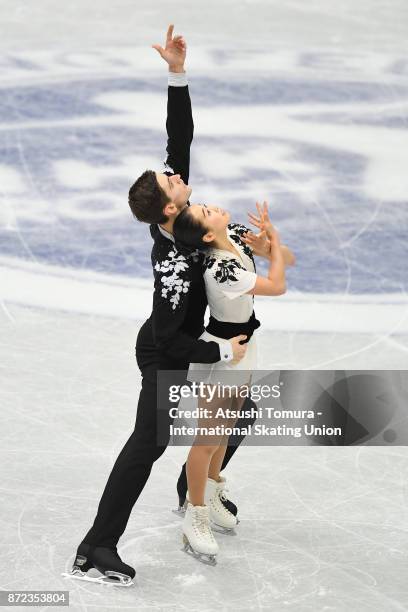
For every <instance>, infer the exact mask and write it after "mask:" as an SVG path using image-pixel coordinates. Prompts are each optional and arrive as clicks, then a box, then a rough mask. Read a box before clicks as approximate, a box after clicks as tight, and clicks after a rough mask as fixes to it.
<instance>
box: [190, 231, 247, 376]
mask: <svg viewBox="0 0 408 612" xmlns="http://www.w3.org/2000/svg"><path fill="white" fill-rule="evenodd" d="M247 231H248V228H247V227H245V226H244V225H241V224H239V223H230V224H229V225H228V227H227V236H228V239H229V240H230V242H231V244H232V245H233V246H234V247H235V249H236V251H237V252H238V253H239V257H237V256H236V255H235V254H234V253H232V252H231V251H225V250H222V249H216V248H213V247H211V248H210V249H209V250H208V251H206V256H205V260H204V280H205V286H206V292H207V299H208V306H209V309H210V322H209V325H207V327H206V330H205V331H204V332H203V333H202V334H201V336H200V339H202V340H214V341H215V342H217V341H218V342H219V343H222V342H224V343H225V340H226V339H227V338H231V337H234V336H238V335H240V334H246V329H247V328H248V321H249V327H250V328H251V327H252V328H254V327H258V326H259V322H257V321H256V319H254V317H255V315H254V299H253V295H251V294H248V293H246V292H247V291H249V290H250V289H252V288H253V287H254V285H255V281H256V277H257V275H256V268H255V262H254V258H253V255H252V250H251V249H250V247H249V246H247V245H246V244H245V243H244V242H242V241H241V236H242V234H244V233H245V232H247ZM254 321H255V325H254ZM231 324H235V325H233V326H231ZM240 324H241V325H240ZM207 329H208V330H210V331H211V332H212V331H213V330H214V331H217V330H218V333H219V334H221V333H223V337H221V336H220V335H218V336H217V335H216V334H215V333H210V331H207ZM231 330H232V333H231ZM251 332H252V336H251V337H250V340H249V342H248V343H247V351H246V353H245V356H244V357H243V359H241V361H239V362H238V363H237V364H231V362H227V361H217V362H216V363H191V364H190V367H189V370H188V374H187V378H188V380H190V381H197V382H198V381H204V382H208V383H214V384H215V383H217V382H223V381H227V382H228V380H227V378H226V377H223V376H222V372H231V373H232V372H233V371H234V370H235V371H239V370H241V371H242V370H246V371H250V370H253V369H254V368H256V365H257V346H256V331H254V330H253V329H251ZM237 374H238V372H237ZM227 376H228V377H229V380H231V381H232V380H233V379H232V377H231V376H230V375H227ZM241 379H242V377H241ZM244 382H245V381H244ZM231 384H233V383H231ZM236 384H238V383H236Z"/></svg>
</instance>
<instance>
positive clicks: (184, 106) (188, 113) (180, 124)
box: [165, 85, 194, 184]
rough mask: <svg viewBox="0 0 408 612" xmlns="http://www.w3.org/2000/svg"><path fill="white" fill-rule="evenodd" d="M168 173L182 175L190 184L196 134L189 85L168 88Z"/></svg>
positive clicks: (166, 162) (166, 164)
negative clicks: (192, 144) (191, 151)
mask: <svg viewBox="0 0 408 612" xmlns="http://www.w3.org/2000/svg"><path fill="white" fill-rule="evenodd" d="M166 129H167V147H166V151H167V158H166V161H165V166H166V167H167V168H166V169H167V172H168V171H169V170H170V172H169V173H171V174H180V175H181V178H182V179H183V181H184V182H185V183H187V184H188V179H189V175H190V147H191V142H192V140H193V134H194V123H193V113H192V110H191V99H190V93H189V90H188V85H184V86H182V87H175V86H172V85H169V86H168V93H167V120H166Z"/></svg>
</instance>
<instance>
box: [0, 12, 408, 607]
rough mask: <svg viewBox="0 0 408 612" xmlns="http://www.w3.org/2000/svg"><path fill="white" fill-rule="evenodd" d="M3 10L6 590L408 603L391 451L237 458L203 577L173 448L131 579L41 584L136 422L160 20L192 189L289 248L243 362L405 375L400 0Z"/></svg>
mask: <svg viewBox="0 0 408 612" xmlns="http://www.w3.org/2000/svg"><path fill="white" fill-rule="evenodd" d="M0 19H1V22H2V25H3V27H2V36H1V39H0V93H1V97H0V307H1V308H0V338H1V342H0V377H1V385H0V406H1V416H0V436H1V446H0V453H1V458H2V461H1V463H0V482H1V485H0V508H1V510H0V527H1V531H0V533H1V540H2V558H1V561H0V588H1V589H8V590H10V589H42V588H47V589H53V588H55V589H63V588H69V589H70V592H71V609H73V610H78V611H88V610H89V611H91V610H98V612H105V610H106V611H108V610H115V609H117V610H125V609H132V610H134V609H137V610H143V611H150V610H183V609H188V610H192V609H193V610H212V609H217V610H218V609H223V610H242V611H245V612H246V611H247V610H268V611H269V610H276V611H277V612H281V611H282V610H296V611H299V612H303V611H305V612H306V611H308V610H310V611H313V612H314V611H315V610H319V611H320V610H322V611H327V612H329V611H331V610H334V611H336V612H337V611H343V610H344V611H347V612H349V611H350V610H352V611H354V610H356V611H357V610H358V612H366V611H367V612H369V611H373V610H375V611H377V610H378V611H381V612H382V611H384V610H392V611H394V610H395V611H396V612H397V611H401V610H407V609H408V590H407V586H406V575H407V570H408V562H407V552H406V551H407V544H408V539H407V511H406V507H407V501H408V498H407V480H406V474H407V467H408V465H407V461H408V453H407V452H406V448H405V447H402V446H398V439H396V440H395V441H394V443H392V444H390V447H389V448H387V447H385V446H384V447H366V446H364V447H359V448H345V449H341V448H310V447H306V448H302V447H300V448H293V447H277V448H265V447H264V448H255V447H246V448H242V449H240V450H239V451H238V453H237V455H236V457H234V460H233V461H232V462H231V465H230V467H229V469H228V473H227V474H226V475H227V477H228V480H229V482H230V485H231V486H230V490H231V493H230V494H231V497H232V498H233V499H234V500H235V501H236V502H237V503H238V504H239V508H240V517H241V523H240V530H239V535H238V536H237V537H236V538H226V537H225V538H222V539H221V536H220V545H221V552H220V559H219V564H218V566H217V568H207V567H203V566H201V565H199V564H198V563H196V562H194V561H193V560H191V559H190V558H189V557H187V556H186V555H184V554H183V553H182V552H181V551H180V550H179V549H180V548H181V542H180V522H179V520H178V519H177V517H175V516H174V515H173V514H171V512H170V509H171V508H172V507H174V506H175V503H176V496H175V491H174V487H175V479H176V477H177V475H178V471H179V468H180V465H181V464H182V463H183V461H184V459H185V454H186V451H187V449H182V448H170V449H168V451H167V452H166V453H165V454H164V456H163V457H162V458H161V459H160V460H159V461H158V463H157V465H156V466H155V467H154V469H153V472H152V476H151V479H150V480H149V483H148V485H147V487H146V489H145V490H144V492H143V494H142V496H141V498H140V500H139V503H138V504H137V506H136V508H135V510H134V512H133V514H132V517H131V520H130V522H129V527H128V529H127V531H126V533H125V535H124V537H123V539H122V540H121V544H120V547H119V550H120V552H121V554H122V556H123V557H124V559H125V560H126V561H128V562H129V563H131V564H133V565H134V566H135V567H136V569H137V572H138V574H137V579H136V587H135V588H133V589H129V590H122V591H119V590H118V589H108V588H104V589H103V590H102V589H101V588H100V587H98V586H95V585H89V584H87V583H84V582H75V583H69V584H68V583H67V582H66V581H64V580H63V579H62V578H61V577H60V573H61V572H62V571H64V570H67V569H68V568H69V567H70V565H71V562H72V560H73V554H74V552H75V548H76V545H77V543H78V542H79V540H80V539H81V538H82V537H83V535H84V533H85V532H86V531H87V530H88V528H89V526H90V523H91V521H92V520H93V517H94V512H95V510H96V506H97V502H98V500H99V496H100V494H101V491H102V489H103V487H104V485H105V482H106V478H107V476H108V473H109V471H110V469H111V467H112V464H113V462H114V460H115V458H116V456H117V454H118V452H119V451H120V449H121V447H122V445H123V443H124V442H125V441H126V439H127V437H128V436H129V434H130V432H131V430H132V428H133V425H134V419H135V410H136V405H137V398H138V391H139V386H140V373H139V370H138V369H137V366H136V363H135V359H134V342H135V338H136V334H137V331H138V329H139V326H140V323H141V321H142V320H143V318H144V317H145V316H147V315H148V314H149V308H150V305H151V271H150V263H149V257H150V245H151V242H150V236H149V234H148V231H147V228H146V227H144V226H142V225H139V224H137V223H136V222H135V221H134V220H133V219H132V217H131V214H130V211H129V209H128V206H127V191H128V188H129V185H130V183H131V182H133V181H134V180H135V179H136V178H137V176H138V175H139V174H140V173H141V172H142V171H143V170H144V169H145V168H148V167H150V168H152V169H156V170H160V166H161V164H162V162H163V160H164V158H165V144H166V137H165V110H166V93H167V72H166V67H165V65H164V63H163V61H162V60H161V58H160V57H159V56H158V54H157V52H156V51H155V50H153V49H152V48H151V46H150V45H151V44H153V43H162V42H163V38H164V32H165V30H166V28H167V26H168V24H169V23H174V24H175V33H182V34H183V35H184V36H185V37H186V40H187V44H188V61H187V65H186V67H187V74H188V78H189V85H190V94H191V98H192V104H193V114H194V122H195V139H194V142H193V147H192V158H191V176H190V184H191V186H192V187H193V193H192V197H191V200H192V201H193V202H194V201H196V202H207V203H220V204H222V205H223V206H224V207H227V208H230V209H231V210H232V211H233V216H234V217H236V219H237V220H240V221H244V222H246V211H247V209H248V208H251V207H252V206H253V205H254V203H255V201H256V200H259V199H261V200H262V199H268V200H269V201H270V204H271V210H272V215H273V220H274V221H275V222H276V225H277V226H278V229H279V231H280V233H281V237H282V241H283V242H285V243H287V244H288V245H289V246H290V247H291V248H292V249H293V250H294V252H295V254H296V256H297V265H296V266H295V267H294V268H292V269H289V270H288V275H287V276H288V288H289V291H288V293H287V294H285V295H284V296H281V297H279V298H276V299H275V300H272V301H271V300H265V299H264V300H262V299H259V300H257V313H258V314H259V316H260V318H261V319H262V328H261V329H260V330H259V331H260V333H261V334H262V336H261V339H262V341H261V343H260V367H261V368H265V369H267V368H273V369H301V368H315V369H334V368H345V369H365V368H367V369H382V368H384V369H386V368H390V369H406V368H407V364H408V309H407V300H406V281H407V273H406V260H407V246H406V245H407V230H408V223H407V220H408V208H407V205H408V198H407V195H406V194H407V188H408V182H407V173H406V150H407V142H408V140H407V125H408V120H407V108H408V96H407V94H408V56H407V49H408V36H407V30H408V5H407V4H406V3H405V2H403V1H402V0H388V1H387V2H385V1H380V0H361V1H359V2H357V3H356V2H352V1H351V0H345V1H344V2H341V3H327V2H323V1H322V0H311V1H310V2H300V1H296V0H293V1H291V2H285V3H282V2H277V1H276V0H273V1H269V0H268V1H267V2H266V1H259V0H246V1H244V0H240V1H239V2H232V0H223V1H217V2H215V0H208V1H206V2H205V3H204V2H187V0H181V1H178V2H176V3H171V4H169V3H168V2H164V1H163V0H159V1H158V2H154V3H148V2H146V1H145V0H143V1H140V2H139V1H138V2H137V3H136V4H135V3H134V2H130V1H129V0H117V1H115V2H108V1H107V0H99V1H98V2H90V1H89V0H72V1H71V2H69V3H60V2H59V3H57V2H55V1H54V0H41V1H38V2H31V3H28V2H23V1H22V0H15V1H14V2H10V1H7V0H3V2H1V3H0ZM259 269H260V270H263V269H264V267H263V265H262V263H261V264H260V265H259Z"/></svg>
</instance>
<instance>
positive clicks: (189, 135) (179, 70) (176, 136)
mask: <svg viewBox="0 0 408 612" xmlns="http://www.w3.org/2000/svg"><path fill="white" fill-rule="evenodd" d="M173 29H174V25H173V24H171V25H170V26H169V29H168V31H167V37H166V47H165V49H163V47H161V46H160V45H152V47H153V48H154V49H156V50H157V51H158V53H160V55H161V57H162V58H163V59H164V60H165V61H166V62H167V63H168V65H169V75H168V94H167V120H166V129H167V137H168V139H167V147H166V151H167V158H166V161H165V162H164V165H165V168H164V173H165V174H180V175H181V178H182V179H183V181H184V182H185V183H188V179H189V174H190V147H191V142H192V140H193V133H194V123H193V115H192V111H191V100H190V93H189V90H188V81H187V75H186V71H185V69H184V62H185V58H186V48H187V46H186V43H185V40H184V38H183V37H182V36H174V37H173Z"/></svg>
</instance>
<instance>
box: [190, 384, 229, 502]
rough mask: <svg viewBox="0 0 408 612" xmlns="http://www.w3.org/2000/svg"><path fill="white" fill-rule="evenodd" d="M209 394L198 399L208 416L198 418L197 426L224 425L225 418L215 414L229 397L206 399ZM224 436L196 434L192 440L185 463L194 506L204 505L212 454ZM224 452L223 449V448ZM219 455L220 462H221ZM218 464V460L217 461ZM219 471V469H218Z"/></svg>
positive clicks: (217, 449) (215, 451)
mask: <svg viewBox="0 0 408 612" xmlns="http://www.w3.org/2000/svg"><path fill="white" fill-rule="evenodd" d="M208 399H209V396H208V394H207V393H205V394H204V395H203V396H202V397H200V398H199V400H198V406H199V408H202V409H206V410H207V414H208V415H209V416H208V418H204V419H199V420H198V426H199V427H205V428H213V427H216V426H220V425H224V427H225V425H226V422H227V420H226V419H221V418H216V416H215V414H216V411H217V410H218V408H220V407H222V408H223V409H225V408H226V407H229V403H230V401H231V400H230V398H222V399H221V400H220V399H218V398H215V397H214V398H213V400H212V401H211V402H210V401H208ZM223 438H224V436H222V435H218V436H217V435H207V436H205V435H198V436H197V437H196V439H195V440H194V444H193V446H192V447H191V449H190V452H189V454H188V458H187V463H186V473H187V484H188V497H189V501H190V503H191V504H193V505H194V506H203V505H204V493H205V488H206V484H207V478H208V475H209V468H210V464H211V462H212V459H213V457H214V455H215V454H216V453H217V452H218V451H219V447H220V444H221V442H222V440H223ZM224 453H225V449H224ZM222 458H223V456H222V457H221V463H222ZM217 465H218V461H217ZM218 471H219V469H218Z"/></svg>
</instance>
